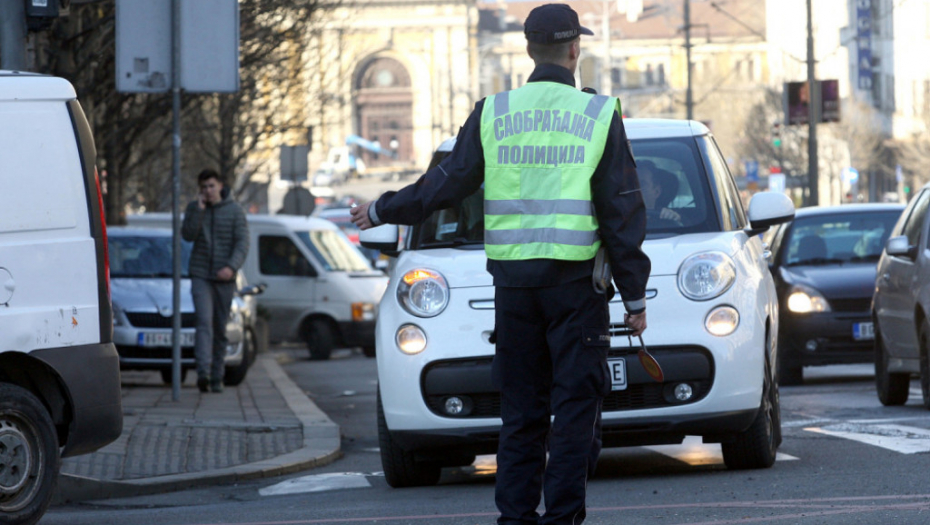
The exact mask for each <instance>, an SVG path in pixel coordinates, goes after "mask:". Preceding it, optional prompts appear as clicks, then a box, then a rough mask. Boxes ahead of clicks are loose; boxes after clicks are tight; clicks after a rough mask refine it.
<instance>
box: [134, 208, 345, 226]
mask: <svg viewBox="0 0 930 525" xmlns="http://www.w3.org/2000/svg"><path fill="white" fill-rule="evenodd" d="M132 217H133V219H132V220H133V221H135V222H136V223H137V224H147V223H148V224H152V223H155V224H158V223H166V224H170V221H171V214H170V213H164V212H154V213H140V214H136V215H133V216H132ZM245 217H246V220H248V221H249V224H272V225H275V224H277V225H282V224H283V225H286V226H287V227H289V228H291V229H297V230H307V229H311V230H332V229H338V226H336V225H335V224H333V223H332V222H330V221H328V220H326V219H321V218H318V217H305V216H303V215H265V214H257V213H248V214H246V216H245ZM146 228H147V227H146ZM147 229H148V228H147Z"/></svg>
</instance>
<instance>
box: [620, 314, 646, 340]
mask: <svg viewBox="0 0 930 525" xmlns="http://www.w3.org/2000/svg"><path fill="white" fill-rule="evenodd" d="M623 323H624V324H625V325H627V326H628V327H630V328H632V329H633V335H642V333H643V332H644V331H646V312H645V311H643V312H640V313H638V314H634V315H630V314H624V315H623Z"/></svg>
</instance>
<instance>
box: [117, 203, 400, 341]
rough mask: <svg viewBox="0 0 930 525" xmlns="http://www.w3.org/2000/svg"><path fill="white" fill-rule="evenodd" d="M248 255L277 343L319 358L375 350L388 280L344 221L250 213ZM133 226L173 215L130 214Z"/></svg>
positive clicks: (246, 269) (248, 269) (249, 273)
mask: <svg viewBox="0 0 930 525" xmlns="http://www.w3.org/2000/svg"><path fill="white" fill-rule="evenodd" d="M246 217H247V218H248V221H249V237H250V239H249V241H250V243H249V254H248V256H247V257H246V259H245V264H244V265H243V266H242V272H243V273H244V274H245V277H246V279H247V280H248V282H249V283H250V284H257V285H262V284H264V285H265V286H266V287H265V291H264V292H263V293H262V294H261V295H259V296H257V297H256V300H257V302H258V309H259V314H260V315H265V316H266V317H267V319H268V337H269V340H270V341H271V342H272V343H277V342H282V341H304V342H306V343H307V348H308V350H309V351H310V357H311V358H313V359H329V356H330V353H331V352H332V351H333V349H335V348H343V347H361V348H362V350H363V352H364V353H365V355H367V356H369V357H374V355H375V319H376V318H377V312H378V303H379V302H380V301H381V296H382V295H383V294H384V290H385V289H386V288H387V281H388V278H387V277H386V276H385V275H384V273H383V272H380V271H377V270H375V269H374V268H372V267H371V264H370V263H369V261H368V259H367V258H366V257H365V256H364V255H362V253H361V252H360V251H359V250H358V248H356V247H355V246H353V245H352V243H351V242H350V241H349V239H348V238H347V237H346V236H345V234H344V233H342V231H341V230H340V229H339V227H338V226H336V225H335V224H333V223H332V222H330V221H327V220H325V219H318V218H315V217H303V216H294V215H247V216H246ZM127 222H128V223H129V224H130V225H131V226H170V225H171V215H169V214H166V213H146V214H143V215H131V216H129V217H127Z"/></svg>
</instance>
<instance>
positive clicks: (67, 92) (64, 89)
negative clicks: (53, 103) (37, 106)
mask: <svg viewBox="0 0 930 525" xmlns="http://www.w3.org/2000/svg"><path fill="white" fill-rule="evenodd" d="M76 96H77V95H75V92H74V86H72V85H71V83H69V82H68V81H67V80H65V79H63V78H59V77H53V76H49V75H39V74H36V73H29V72H25V71H6V70H0V100H2V101H11V100H72V99H74V98H76Z"/></svg>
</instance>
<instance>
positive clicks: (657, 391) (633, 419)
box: [361, 119, 794, 487]
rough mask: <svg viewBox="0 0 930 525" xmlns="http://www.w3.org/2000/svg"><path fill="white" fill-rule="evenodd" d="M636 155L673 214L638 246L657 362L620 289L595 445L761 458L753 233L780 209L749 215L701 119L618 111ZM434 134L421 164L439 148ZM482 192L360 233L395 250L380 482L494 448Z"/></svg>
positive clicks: (772, 401) (769, 435)
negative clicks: (711, 450) (651, 365)
mask: <svg viewBox="0 0 930 525" xmlns="http://www.w3.org/2000/svg"><path fill="white" fill-rule="evenodd" d="M624 122H625V124H626V131H627V135H628V137H629V138H630V140H631V141H632V148H633V151H634V153H635V156H636V159H637V162H643V161H650V162H652V163H653V165H655V166H656V167H657V168H659V169H662V170H666V171H668V172H670V173H672V174H673V175H674V177H676V178H677V179H678V182H679V184H678V189H677V193H676V195H675V196H674V197H673V198H672V199H671V202H670V203H669V204H668V207H669V208H672V209H673V210H674V211H675V212H676V213H677V214H678V215H679V216H680V221H672V220H666V219H659V218H657V217H655V216H652V215H651V216H650V217H649V219H648V235H647V240H646V242H645V244H644V250H645V251H646V252H647V253H648V254H649V256H650V258H651V259H652V274H651V276H650V278H649V284H648V290H647V295H646V298H647V305H648V308H647V311H648V312H649V329H648V330H647V331H646V332H645V334H644V341H645V343H646V344H647V345H648V347H649V349H650V351H651V352H652V354H654V355H655V357H656V359H657V360H658V361H659V363H660V364H661V366H662V368H663V371H664V374H665V377H664V381H663V382H661V383H658V382H656V381H654V380H653V379H652V378H651V377H650V376H649V375H648V374H647V372H646V370H645V369H644V368H643V367H642V365H641V364H640V361H639V360H638V359H637V357H636V353H637V350H638V344H633V341H631V340H630V338H628V336H627V335H628V334H629V333H630V331H629V330H628V329H627V327H626V326H625V325H624V324H623V313H624V309H623V305H622V301H621V299H620V297H619V295H618V296H617V297H615V298H614V299H613V300H612V301H611V303H610V311H611V319H612V322H611V325H610V330H611V348H610V351H609V357H608V364H609V366H610V367H611V375H612V377H613V383H612V388H613V390H612V392H611V393H610V394H609V395H608V396H607V397H606V398H605V400H604V414H603V442H604V446H605V447H617V446H631V445H655V444H671V443H680V442H681V441H682V440H683V438H684V436H685V435H699V436H703V438H704V440H705V442H714V443H722V447H723V457H724V461H725V462H726V464H727V466H728V467H730V468H735V469H742V468H765V467H769V466H771V465H772V464H773V462H774V460H775V452H776V448H777V447H778V445H779V443H780V442H781V423H780V419H779V400H778V387H777V383H776V382H775V369H774V364H775V362H776V355H775V349H776V347H777V344H776V343H777V340H776V338H777V334H778V307H777V297H776V295H775V286H774V283H773V281H772V277H771V274H770V273H769V271H768V268H767V265H766V261H765V257H764V254H763V248H762V242H761V240H760V239H759V235H758V234H760V233H762V232H764V231H765V230H766V229H767V228H768V227H769V226H771V225H773V224H778V223H781V222H785V221H788V220H790V219H791V217H792V216H793V215H794V207H793V205H792V204H791V202H790V200H789V199H788V198H787V196H785V195H784V194H780V193H760V194H757V195H756V196H754V197H753V199H752V202H751V203H750V206H749V215H748V217H747V216H746V214H744V211H743V206H742V204H741V203H740V198H739V194H738V191H737V188H736V185H735V184H734V182H733V179H732V177H731V175H730V173H729V171H728V170H727V167H726V162H725V161H724V158H723V156H722V155H721V154H720V151H719V150H718V148H717V145H716V143H715V140H714V138H713V136H712V135H711V133H710V131H709V130H708V129H707V128H706V127H705V126H704V125H702V124H700V123H697V122H690V121H675V120H637V119H627V120H625V121H624ZM453 143H454V139H450V140H448V141H446V142H445V143H443V144H442V145H441V146H440V148H439V150H438V151H437V152H436V154H435V155H434V158H433V165H435V164H437V163H438V162H439V160H440V159H441V158H443V157H444V156H445V155H447V154H448V153H449V151H451V149H452V146H453ZM483 209H484V203H483V193H482V192H481V191H480V190H479V191H478V192H477V193H476V194H474V195H472V196H471V197H469V198H468V199H466V200H465V202H463V203H462V204H461V205H460V206H459V207H457V208H454V209H444V210H440V211H437V212H436V213H434V214H433V215H432V216H431V217H430V218H429V219H428V220H427V221H426V222H424V223H423V224H420V225H418V226H414V227H413V228H412V229H411V230H410V233H409V234H408V236H407V241H406V244H405V246H404V249H403V250H402V251H400V252H398V251H397V244H396V243H397V239H398V235H397V231H398V229H397V227H396V226H394V225H384V226H380V227H378V228H374V229H371V230H367V231H363V232H362V234H361V239H362V244H363V245H368V246H371V247H374V248H381V249H384V250H387V252H386V253H390V254H394V255H397V256H398V258H397V261H396V263H395V264H394V265H393V269H392V272H391V274H390V284H389V287H388V290H387V292H386V293H385V295H384V298H383V299H382V301H381V306H380V315H379V318H378V327H377V334H376V339H375V344H376V347H377V359H378V381H379V388H378V397H377V411H378V436H379V440H380V448H381V459H382V465H383V468H384V473H385V477H386V479H387V482H388V483H389V484H390V485H391V486H394V487H401V486H412V485H423V484H431V483H435V482H436V481H437V480H438V479H439V475H440V469H441V468H442V467H446V466H458V465H467V464H469V463H471V462H472V461H473V460H474V458H475V455H476V454H486V453H493V452H495V451H496V447H497V439H498V433H499V430H500V424H501V421H500V417H499V416H500V403H499V394H498V392H497V391H496V390H495V389H494V387H493V386H492V383H491V360H492V358H493V356H494V345H493V344H492V343H491V342H490V341H489V337H490V334H491V332H492V330H493V329H494V287H493V286H492V279H491V276H490V274H488V273H487V271H486V270H485V264H486V258H485V252H484V250H483V238H484V228H483V221H484V217H483Z"/></svg>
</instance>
